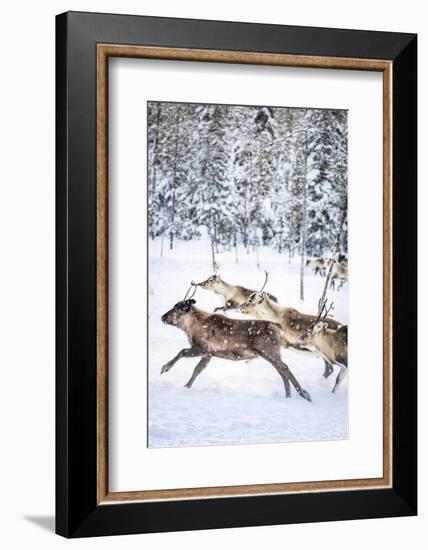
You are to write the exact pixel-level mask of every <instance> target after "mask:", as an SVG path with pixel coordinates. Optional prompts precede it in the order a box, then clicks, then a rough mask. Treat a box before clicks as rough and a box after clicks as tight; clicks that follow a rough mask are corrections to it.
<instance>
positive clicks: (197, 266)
mask: <svg viewBox="0 0 428 550" xmlns="http://www.w3.org/2000/svg"><path fill="white" fill-rule="evenodd" d="M167 244H168V243H167V242H165V243H164V247H163V248H164V250H163V257H161V255H160V250H161V243H160V239H155V240H154V241H151V242H150V250H149V284H150V286H149V291H150V295H149V447H178V446H190V445H193V446H195V445H226V444H244V443H247V444H250V443H273V442H287V441H314V440H338V439H346V438H347V434H348V379H347V378H346V379H345V380H344V381H343V383H342V385H341V386H340V388H339V389H338V391H337V392H336V393H335V394H332V393H331V389H332V387H333V384H334V380H335V377H336V374H337V370H336V369H335V372H334V373H333V374H332V375H331V376H330V378H328V379H327V380H325V379H324V378H323V376H322V375H323V371H324V364H323V361H322V360H321V359H320V358H317V357H315V356H313V355H309V354H303V353H299V352H295V351H290V350H284V351H283V352H282V355H283V359H284V361H285V362H286V363H287V364H288V366H289V367H290V369H291V370H292V372H293V373H294V374H295V376H296V377H297V379H298V380H299V382H300V384H301V385H302V387H303V388H305V389H306V390H307V391H309V393H310V394H311V397H312V403H309V402H307V401H304V400H303V399H301V398H300V397H299V396H297V394H296V393H295V392H294V390H292V398H291V399H286V398H285V397H284V388H283V384H282V381H281V379H280V377H279V375H278V373H277V372H276V370H275V369H274V368H273V367H272V366H271V365H269V364H268V363H267V362H266V361H264V360H263V359H255V360H253V361H250V362H244V361H240V362H234V361H227V360H223V359H218V358H214V359H212V360H211V362H210V364H209V365H208V366H207V368H206V369H205V370H204V371H203V373H202V374H201V375H200V376H199V377H198V378H197V380H196V381H195V384H194V386H193V387H192V389H190V390H188V389H186V388H184V384H185V383H186V382H187V381H188V379H189V378H190V376H191V374H192V372H193V369H194V367H195V365H196V363H197V362H198V361H199V358H195V359H181V360H180V361H179V362H178V363H176V365H175V366H174V367H173V368H172V369H171V370H170V371H169V372H167V373H165V374H163V375H161V374H160V369H161V367H162V365H163V364H165V363H166V362H167V361H168V360H169V359H171V358H172V357H173V356H175V355H176V354H177V353H178V351H179V350H180V349H182V348H183V347H188V342H187V339H186V336H185V334H184V333H183V332H182V331H181V330H179V329H177V328H175V327H172V326H168V325H164V324H162V322H161V320H160V317H161V315H162V314H163V313H165V312H166V311H168V310H169V309H171V307H173V306H174V304H175V303H176V302H178V301H180V300H182V299H183V297H184V294H185V292H186V290H187V288H188V287H189V284H190V281H191V280H195V281H201V280H204V279H206V278H207V277H208V276H209V275H211V274H212V269H211V252H210V248H209V242H208V241H207V240H205V239H201V240H193V241H191V242H176V243H175V247H174V250H173V251H170V250H169V249H168V246H167ZM259 258H260V269H257V266H256V257H255V254H254V253H252V252H251V253H250V254H248V255H247V254H246V253H245V251H244V250H243V249H240V250H239V263H238V264H237V263H236V262H235V253H234V251H231V252H223V253H220V254H219V255H218V258H217V261H218V263H219V264H220V269H219V274H220V275H221V277H222V278H223V279H224V280H225V281H227V282H228V283H232V284H240V285H242V286H245V287H247V288H254V289H258V288H260V287H261V286H262V284H263V280H264V270H265V269H267V270H268V271H269V283H268V287H267V289H266V290H268V291H269V292H271V293H272V294H275V295H276V296H277V297H278V299H279V302H280V303H281V304H283V305H287V306H291V307H296V308H297V309H299V310H300V311H303V312H306V313H315V312H316V308H317V302H318V299H319V297H320V295H321V292H322V288H323V283H324V281H325V279H323V278H322V277H320V276H314V275H312V274H311V273H309V272H308V271H306V274H305V301H304V302H303V303H301V302H299V258H298V257H296V258H295V260H292V262H291V263H288V256H287V255H279V254H277V253H275V252H274V251H272V250H271V249H270V248H263V247H262V248H261V249H260V251H259ZM195 299H196V300H197V307H199V308H201V309H204V310H207V311H212V310H213V309H214V308H215V307H216V306H218V305H222V304H221V303H220V301H219V298H218V297H216V296H215V295H214V294H212V293H210V292H207V291H204V290H202V289H198V291H197V294H196V296H195ZM328 299H329V301H330V300H333V301H334V306H335V309H334V312H333V315H334V317H335V318H336V319H337V320H338V321H341V322H344V323H346V322H347V316H348V314H347V311H348V288H347V285H345V286H344V288H343V289H342V290H341V291H339V292H334V291H329V293H328ZM233 316H236V317H240V314H239V313H236V314H233Z"/></svg>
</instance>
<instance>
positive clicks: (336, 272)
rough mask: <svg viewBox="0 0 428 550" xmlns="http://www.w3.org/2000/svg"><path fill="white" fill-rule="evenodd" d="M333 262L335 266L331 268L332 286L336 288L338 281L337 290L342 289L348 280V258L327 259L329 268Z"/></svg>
mask: <svg viewBox="0 0 428 550" xmlns="http://www.w3.org/2000/svg"><path fill="white" fill-rule="evenodd" d="M331 262H333V267H332V268H331V276H330V288H331V289H333V290H335V289H336V284H337V283H338V284H339V286H338V288H337V290H340V289H341V288H342V287H343V285H344V284H345V283H346V282H347V281H348V260H347V259H346V258H345V259H344V260H342V261H340V262H338V261H335V260H331V259H330V260H326V266H327V269H329V268H330V264H331Z"/></svg>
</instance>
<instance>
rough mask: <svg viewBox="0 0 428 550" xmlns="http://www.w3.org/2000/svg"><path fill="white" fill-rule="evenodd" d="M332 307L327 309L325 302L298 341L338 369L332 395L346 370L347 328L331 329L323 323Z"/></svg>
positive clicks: (344, 326) (345, 326)
mask: <svg viewBox="0 0 428 550" xmlns="http://www.w3.org/2000/svg"><path fill="white" fill-rule="evenodd" d="M332 305H333V304H330V307H329V308H327V307H326V302H324V303H323V305H322V307H321V311H320V313H319V315H318V317H317V318H316V319H315V321H314V322H313V323H311V324H310V325H309V327H308V328H307V329H306V331H305V332H303V333H302V335H301V336H300V337H299V338H298V341H299V344H300V345H301V346H304V347H306V348H308V349H310V350H312V351H315V352H318V353H320V354H321V356H322V357H323V358H324V360H325V361H328V362H329V363H330V364H331V365H337V366H338V367H340V371H339V374H338V375H337V378H336V382H335V384H334V387H333V390H332V391H333V393H334V392H335V391H336V389H337V387H338V386H339V384H340V382H341V381H342V380H343V378H344V377H345V374H346V372H347V370H348V327H347V325H343V326H341V327H339V328H337V329H332V328H330V327H329V326H328V323H327V322H325V321H326V319H327V315H328V313H329V311H330V310H331V308H332Z"/></svg>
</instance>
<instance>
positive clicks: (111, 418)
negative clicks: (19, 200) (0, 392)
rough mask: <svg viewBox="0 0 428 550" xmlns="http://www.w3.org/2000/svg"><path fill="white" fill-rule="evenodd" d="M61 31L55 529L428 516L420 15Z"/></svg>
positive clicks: (91, 23) (91, 532)
mask: <svg viewBox="0 0 428 550" xmlns="http://www.w3.org/2000/svg"><path fill="white" fill-rule="evenodd" d="M56 37H57V38H56V40H57V42H56V52H57V58H56V71H57V73H56V86H57V88H56V91H57V104H56V116H57V118H56V120H57V125H56V128H57V141H56V147H57V148H56V158H57V172H56V179H57V205H56V208H57V226H56V238H57V275H56V283H57V287H56V288H57V310H56V311H57V336H56V342H57V367H56V463H57V470H56V487H57V489H56V491H57V492H56V522H57V523H56V525H57V533H58V534H60V535H63V536H65V537H84V536H97V535H114V534H126V533H146V532H158V531H176V530H189V529H209V528H220V527H238V526H251V525H272V524H280V523H297V522H299V523H301V522H314V521H333V520H345V519H361V518H373V517H394V516H406V515H414V514H416V511H417V462H416V460H417V447H416V444H417V443H416V433H417V418H416V410H417V409H416V406H417V403H416V397H417V392H416V382H417V379H416V377H417V373H416V367H417V353H416V334H417V332H416V324H417V314H416V313H417V312H416V303H417V302H416V198H417V197H416V178H417V174H416V151H417V146H416V83H417V81H416V67H417V57H416V56H417V37H416V35H413V34H404V33H385V32H373V31H355V30H340V29H323V28H308V27H288V26H279V25H259V24H247V23H231V22H218V21H197V20H185V19H168V18H156V17H141V16H123V15H109V14H95V13H78V12H68V13H65V14H61V15H58V16H57V20H56ZM348 352H349V353H348ZM348 355H349V358H348Z"/></svg>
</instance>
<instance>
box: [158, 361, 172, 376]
mask: <svg viewBox="0 0 428 550" xmlns="http://www.w3.org/2000/svg"><path fill="white" fill-rule="evenodd" d="M170 368H171V365H168V363H166V364H165V365H164V366H163V367H162V368H161V371H160V373H161V374H163V373H164V372H168V371H169V369H170Z"/></svg>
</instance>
